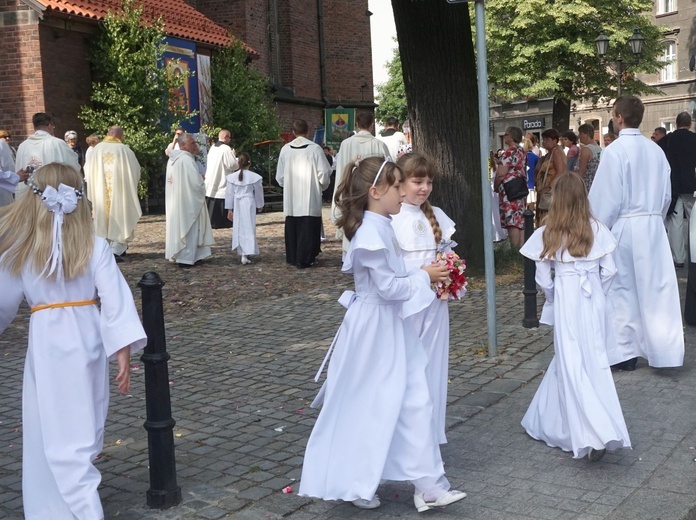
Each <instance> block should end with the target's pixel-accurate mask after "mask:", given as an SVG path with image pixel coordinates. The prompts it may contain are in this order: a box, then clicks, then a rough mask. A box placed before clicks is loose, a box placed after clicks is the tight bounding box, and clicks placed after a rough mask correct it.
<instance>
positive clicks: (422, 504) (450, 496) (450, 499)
mask: <svg viewBox="0 0 696 520" xmlns="http://www.w3.org/2000/svg"><path fill="white" fill-rule="evenodd" d="M463 498H466V493H464V491H456V490H450V491H448V492H447V493H445V494H444V495H442V496H441V497H440V498H438V499H437V500H435V502H426V501H425V497H424V494H423V493H421V494H420V495H413V503H414V504H415V505H416V509H417V510H418V512H419V513H422V512H423V511H427V510H428V509H432V508H433V507H445V506H448V505H450V504H454V503H455V502H459V501H460V500H462V499H463Z"/></svg>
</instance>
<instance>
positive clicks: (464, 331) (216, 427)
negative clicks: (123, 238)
mask: <svg viewBox="0 0 696 520" xmlns="http://www.w3.org/2000/svg"><path fill="white" fill-rule="evenodd" d="M263 218H266V219H268V220H267V222H268V226H269V228H273V230H274V231H273V233H270V234H269V235H268V238H267V239H264V240H266V242H268V243H264V242H262V244H261V249H262V253H263V252H264V251H270V250H271V248H272V245H271V243H270V242H271V241H273V240H274V239H273V236H276V238H277V237H281V236H282V227H281V226H280V219H279V218H278V217H277V216H272V215H264V216H262V219H263ZM262 223H263V222H262ZM149 225H153V226H155V228H157V225H159V228H161V222H160V223H159V224H157V218H156V217H149V218H148V219H146V221H145V222H144V223H142V224H141V225H139V231H140V229H141V228H146V227H147V226H149ZM153 229H154V228H153ZM216 237H218V242H220V240H221V239H220V237H225V246H224V247H223V246H222V245H220V246H218V248H217V250H216V252H217V253H218V255H217V256H218V258H216V259H213V261H211V262H210V263H208V264H206V265H203V266H202V267H200V268H194V269H191V270H186V272H185V273H182V272H181V271H184V270H178V269H177V268H176V267H175V266H169V265H166V263H165V262H164V261H163V260H161V261H159V260H158V257H161V256H162V255H161V251H160V252H158V253H157V254H155V252H150V253H148V252H146V251H147V250H149V249H148V248H153V249H154V248H157V247H159V246H158V245H157V243H158V241H157V240H153V239H152V237H150V238H145V239H144V242H143V243H142V245H137V244H135V245H134V247H132V248H131V249H132V251H133V253H132V254H131V255H130V256H129V260H128V261H127V262H126V263H124V264H122V266H123V270H124V273H125V274H126V275H127V276H128V278H129V282H130V283H131V284H132V285H133V286H134V285H135V283H137V281H138V279H139V277H140V276H141V275H142V273H143V272H144V271H147V270H150V269H155V270H157V271H158V272H159V273H160V275H161V276H162V278H163V279H164V280H165V282H167V286H165V308H166V311H167V314H166V320H167V329H166V331H167V346H168V351H169V352H170V354H171V356H172V359H171V360H170V362H169V372H170V381H171V393H172V410H173V416H174V418H175V419H176V421H177V424H176V426H175V429H174V432H175V444H176V463H177V475H178V482H179V485H180V486H181V488H182V494H183V502H182V504H181V505H179V506H177V507H175V508H172V509H169V510H166V511H156V510H150V509H148V508H147V506H146V505H145V493H146V491H147V489H148V487H149V472H148V456H147V437H146V432H145V430H144V429H143V422H144V420H145V402H144V379H143V372H144V371H143V369H142V363H141V362H140V361H139V359H137V358H133V361H132V376H133V385H132V386H133V388H132V394H131V395H129V396H127V397H122V396H118V395H117V394H116V393H115V392H114V393H113V394H112V403H111V410H110V415H109V419H108V421H107V426H106V439H105V448H104V451H103V453H102V455H101V457H100V459H99V461H98V463H97V465H98V468H99V470H100V471H101V472H102V476H103V483H102V486H101V488H100V493H101V496H102V500H103V503H104V507H105V512H106V516H107V518H118V519H124V520H135V519H154V520H165V519H166V520H179V519H182V520H183V519H192V520H198V519H213V520H214V519H218V518H233V519H238V520H247V519H250V520H252V519H279V518H289V519H291V520H310V519H311V520H319V519H334V518H346V519H347V518H351V519H352V518H357V519H360V518H370V519H391V518H397V517H399V518H417V517H419V518H423V517H425V516H430V515H432V516H433V517H437V518H469V519H482V520H483V519H486V520H490V519H520V520H522V519H547V518H548V519H556V518H558V519H583V520H595V519H597V520H599V519H616V520H624V519H646V520H647V519H658V518H659V519H662V520H667V519H682V518H686V517H687V513H688V511H689V509H690V508H691V507H692V506H694V504H696V498H694V493H693V491H694V486H695V484H696V450H695V449H694V448H695V447H696V428H695V427H696V413H695V412H694V407H693V403H694V393H696V370H695V365H694V362H693V359H692V358H693V356H692V352H693V349H694V343H695V342H696V334H695V333H694V330H693V329H690V328H687V329H686V337H687V356H686V360H687V361H686V364H685V366H684V367H683V368H680V369H671V370H654V369H651V368H649V367H647V366H646V365H645V362H644V361H643V362H642V363H640V364H639V369H638V370H637V371H635V372H632V373H626V372H619V373H615V374H614V376H615V380H616V384H617V389H618V393H619V397H620V399H621V403H622V406H623V409H624V413H625V417H626V422H627V424H628V428H629V433H630V435H631V439H632V441H633V447H634V449H633V450H632V451H628V450H624V451H621V452H617V453H614V454H607V456H605V457H604V459H603V460H602V461H600V462H598V463H594V464H591V463H589V462H587V461H586V460H573V459H572V458H571V457H570V455H569V454H567V453H563V452H561V451H560V450H557V449H552V448H549V447H547V446H546V445H545V444H543V443H541V442H537V441H533V440H532V439H530V438H529V437H528V436H527V435H526V434H525V433H524V431H523V430H522V428H521V426H520V425H519V421H520V419H521V418H522V415H523V414H524V411H525V410H526V407H527V406H528V404H529V402H530V401H531V398H532V395H533V393H534V391H535V390H536V387H537V386H538V383H539V382H540V379H541V378H540V375H541V374H542V373H543V370H544V369H545V368H546V366H547V365H548V362H549V361H550V359H551V356H552V354H553V349H552V348H551V344H552V335H551V330H550V329H549V328H547V327H542V328H539V329H524V328H522V326H521V316H520V313H521V312H522V303H523V302H522V295H521V292H520V289H521V287H517V286H514V285H512V286H507V287H503V288H500V289H499V290H498V292H497V308H498V319H499V326H498V342H499V354H500V355H499V356H497V357H496V358H495V359H489V358H488V357H487V356H486V344H487V340H486V327H485V317H486V308H485V293H483V292H481V291H479V290H473V291H470V292H469V293H468V295H467V296H466V297H465V298H464V299H463V300H462V301H460V302H454V303H452V304H451V307H450V311H451V324H452V326H451V336H452V345H451V359H450V361H451V365H450V367H451V368H450V384H449V407H448V439H449V444H447V445H445V446H443V450H442V451H443V458H444V460H445V464H446V470H447V475H448V477H449V479H450V481H451V482H452V484H453V486H454V487H457V488H460V489H463V490H465V491H466V492H467V493H468V494H469V496H468V498H467V499H465V500H463V501H461V502H459V503H457V504H454V505H452V506H450V507H448V508H447V509H444V510H442V511H434V512H430V513H425V514H421V515H419V514H418V513H417V512H416V510H415V508H414V507H413V503H412V488H411V487H410V485H408V484H399V483H385V484H383V485H382V486H381V487H380V490H379V493H380V496H381V497H382V502H383V505H382V507H381V508H379V509H377V510H374V511H361V510H357V509H356V508H354V507H353V506H352V505H349V504H343V503H340V502H322V501H318V500H309V499H304V498H300V497H297V496H296V495H295V494H294V493H290V494H284V493H283V492H282V490H283V488H285V487H286V486H291V487H292V488H293V490H294V491H296V490H297V487H298V481H297V479H299V476H300V468H301V464H302V455H303V451H304V447H305V444H306V441H307V439H308V437H309V433H310V431H311V428H312V426H313V424H314V421H315V419H316V416H317V411H316V410H312V409H310V408H309V403H310V401H311V399H312V398H313V397H314V395H315V392H316V391H317V390H318V385H317V384H315V383H314V382H313V380H312V379H313V376H314V373H315V372H316V370H317V368H318V366H319V364H320V362H321V359H322V358H323V356H324V353H325V351H326V349H327V347H328V345H329V343H330V341H331V339H332V337H333V335H334V333H335V331H336V329H337V327H338V325H339V323H340V321H341V319H342V316H343V308H342V307H341V306H340V305H339V304H338V303H337V302H336V299H337V298H338V297H339V296H340V294H341V291H342V290H343V289H344V288H346V287H349V286H350V281H351V280H350V277H346V276H344V277H341V276H336V275H335V271H336V269H337V268H338V266H339V264H340V253H339V252H338V247H337V246H336V244H329V247H327V248H325V253H324V256H323V258H322V260H321V264H320V265H321V266H320V267H319V268H317V269H308V270H303V271H299V270H296V269H295V268H291V267H286V266H285V265H284V264H283V262H282V257H281V261H277V259H275V260H271V259H270V258H268V256H270V254H268V255H264V256H263V257H262V258H261V259H260V260H259V262H258V263H255V264H252V265H251V266H250V267H252V268H254V269H257V270H256V271H254V273H259V271H258V269H266V270H267V271H273V273H275V274H273V275H266V274H264V272H263V271H262V272H261V274H259V275H256V274H255V275H254V276H258V277H257V278H253V280H256V281H254V282H253V283H255V284H256V283H260V284H261V286H262V287H267V286H263V283H269V284H270V283H271V282H273V283H275V282H274V280H275V279H274V278H273V277H274V276H278V277H280V276H281V274H279V273H283V270H285V271H286V272H287V273H286V274H282V276H283V277H291V280H290V281H289V282H288V284H287V287H278V288H277V289H276V288H270V289H269V288H264V289H258V290H253V291H250V290H249V284H250V283H252V282H251V281H250V278H248V277H247V276H248V275H249V272H251V271H249V270H247V272H245V271H243V270H242V269H244V268H246V267H249V266H244V267H242V266H240V265H238V264H237V262H238V260H237V257H236V255H235V256H232V254H231V253H230V252H229V251H226V249H225V248H226V247H227V245H226V244H227V242H226V240H227V238H228V237H229V230H227V231H216ZM159 241H160V242H161V239H160V240H159ZM280 252H282V242H281V243H280V246H276V248H275V254H276V256H277V255H279V254H281V253H280ZM274 262H275V263H274ZM682 271H684V270H681V271H680V275H682V276H685V275H686V273H685V271H684V272H682ZM221 273H222V274H221ZM211 280H213V281H212V282H211ZM224 280H228V281H229V280H234V282H231V281H230V282H229V283H228V284H229V285H230V287H223V285H221V283H222V281H224ZM264 280H265V281H264ZM680 281H681V283H682V286H683V285H684V283H685V280H684V279H683V278H682V279H681V280H680ZM168 288H169V289H168ZM167 291H168V292H167ZM245 291H246V292H245ZM190 292H195V293H196V295H195V297H192V296H191V295H190ZM239 292H241V293H243V294H244V295H245V296H244V297H239V296H238V293H239ZM135 294H136V298H137V299H139V294H138V293H137V292H136V293H135ZM221 294H223V295H224V294H230V296H229V299H228V303H227V305H225V304H223V303H220V302H214V301H209V300H213V299H215V298H219V297H220V295H221ZM177 298H178V300H177V301H179V302H181V303H176V301H174V300H176V299H177ZM26 324H27V312H26V310H23V311H22V313H21V315H20V317H18V318H17V319H16V320H15V322H14V323H13V325H12V326H11V327H10V328H9V329H8V330H7V331H6V332H5V333H4V334H3V335H2V336H0V349H2V350H1V351H2V363H0V518H21V511H22V508H21V444H22V442H21V421H20V419H21V377H22V367H23V357H24V350H25V345H26ZM66 405H68V406H69V404H66ZM47 520H48V519H47Z"/></svg>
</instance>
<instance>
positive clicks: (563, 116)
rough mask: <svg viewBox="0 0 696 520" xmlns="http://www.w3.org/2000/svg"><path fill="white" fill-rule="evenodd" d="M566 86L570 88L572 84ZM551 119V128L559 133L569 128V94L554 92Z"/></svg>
mask: <svg viewBox="0 0 696 520" xmlns="http://www.w3.org/2000/svg"><path fill="white" fill-rule="evenodd" d="M566 87H567V88H568V89H571V88H572V84H568V85H566ZM568 91H569V90H568ZM551 119H552V122H551V124H552V128H555V129H556V130H558V131H559V132H561V133H563V132H565V131H567V130H568V128H570V96H564V95H561V94H556V95H555V96H554V97H553V114H552V117H551Z"/></svg>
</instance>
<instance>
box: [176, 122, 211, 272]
mask: <svg viewBox="0 0 696 520" xmlns="http://www.w3.org/2000/svg"><path fill="white" fill-rule="evenodd" d="M197 153H198V144H196V141H195V139H194V138H193V136H192V135H191V134H182V135H181V136H180V137H179V150H170V151H169V161H168V162H167V183H166V185H165V205H166V250H165V254H164V256H165V258H166V259H167V260H170V261H172V262H177V263H178V264H179V266H180V267H181V266H183V267H188V266H192V265H194V264H195V263H196V262H198V261H199V260H203V259H204V258H208V257H209V256H210V255H211V252H210V246H212V245H213V244H214V243H215V239H214V238H213V230H212V228H211V227H210V218H209V217H208V210H207V209H206V207H205V183H204V182H203V178H202V177H201V176H200V174H199V173H198V168H197V166H196V159H195V157H194V156H195V155H196V154H197Z"/></svg>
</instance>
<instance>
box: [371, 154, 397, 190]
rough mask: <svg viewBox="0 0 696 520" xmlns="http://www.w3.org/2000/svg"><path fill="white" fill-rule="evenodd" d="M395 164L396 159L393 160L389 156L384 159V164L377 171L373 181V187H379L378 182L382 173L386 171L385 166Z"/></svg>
mask: <svg viewBox="0 0 696 520" xmlns="http://www.w3.org/2000/svg"><path fill="white" fill-rule="evenodd" d="M390 162H394V159H392V158H391V156H389V155H387V156H386V157H385V158H384V162H383V163H382V166H380V167H379V170H377V175H375V180H374V181H372V187H373V188H374V187H375V186H376V185H377V181H378V180H379V176H380V174H381V173H382V170H383V169H384V166H385V165H386V164H387V163H390Z"/></svg>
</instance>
